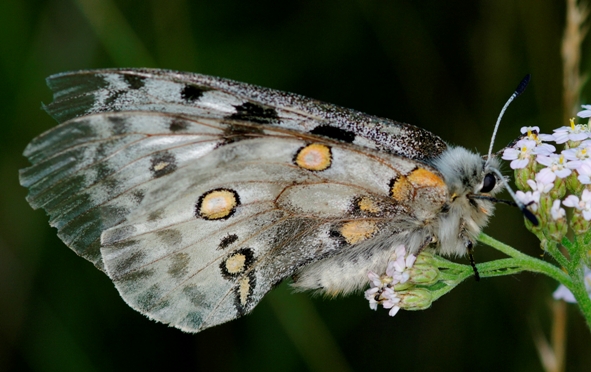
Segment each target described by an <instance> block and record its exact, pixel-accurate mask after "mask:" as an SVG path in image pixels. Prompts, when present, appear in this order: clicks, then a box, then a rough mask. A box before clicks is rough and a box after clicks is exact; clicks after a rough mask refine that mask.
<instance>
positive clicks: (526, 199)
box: [515, 190, 540, 212]
mask: <svg viewBox="0 0 591 372" xmlns="http://www.w3.org/2000/svg"><path fill="white" fill-rule="evenodd" d="M515 196H516V197H517V199H519V201H520V202H522V203H523V204H525V205H526V206H529V207H530V209H531V210H532V211H534V212H536V211H537V210H538V205H539V204H540V192H539V191H534V192H531V191H528V192H523V191H521V190H519V191H517V192H516V193H515Z"/></svg>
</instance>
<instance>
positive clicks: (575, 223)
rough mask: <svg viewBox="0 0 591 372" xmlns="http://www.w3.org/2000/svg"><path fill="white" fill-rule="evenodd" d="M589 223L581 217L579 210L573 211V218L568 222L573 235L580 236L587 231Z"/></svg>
mask: <svg viewBox="0 0 591 372" xmlns="http://www.w3.org/2000/svg"><path fill="white" fill-rule="evenodd" d="M590 225H591V223H590V222H589V221H587V220H586V219H585V217H583V213H582V212H581V211H580V210H577V209H575V211H574V213H573V218H571V221H570V227H571V229H573V232H574V233H575V235H582V234H585V233H586V232H587V231H589V227H590Z"/></svg>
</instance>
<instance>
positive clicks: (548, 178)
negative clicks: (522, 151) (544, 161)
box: [536, 168, 556, 186]
mask: <svg viewBox="0 0 591 372" xmlns="http://www.w3.org/2000/svg"><path fill="white" fill-rule="evenodd" d="M554 180H556V175H555V174H554V173H553V172H552V171H551V170H549V169H548V168H544V169H542V170H541V171H540V172H538V173H536V182H539V183H541V184H543V185H553V186H554Z"/></svg>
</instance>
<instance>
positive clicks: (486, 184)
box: [480, 173, 497, 192]
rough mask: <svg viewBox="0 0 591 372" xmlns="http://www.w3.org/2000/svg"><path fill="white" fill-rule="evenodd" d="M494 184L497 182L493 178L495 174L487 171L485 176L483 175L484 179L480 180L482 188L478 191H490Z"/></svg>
mask: <svg viewBox="0 0 591 372" xmlns="http://www.w3.org/2000/svg"><path fill="white" fill-rule="evenodd" d="M496 184H497V179H496V178H495V176H494V175H493V174H492V173H488V174H487V175H486V176H484V180H483V181H482V188H481V189H480V192H490V191H492V189H494V188H495V185H496Z"/></svg>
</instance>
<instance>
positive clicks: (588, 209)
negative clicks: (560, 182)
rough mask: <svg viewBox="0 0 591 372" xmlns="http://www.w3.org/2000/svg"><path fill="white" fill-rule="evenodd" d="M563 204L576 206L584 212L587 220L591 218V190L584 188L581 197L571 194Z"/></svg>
mask: <svg viewBox="0 0 591 372" xmlns="http://www.w3.org/2000/svg"><path fill="white" fill-rule="evenodd" d="M562 204H564V205H566V206H567V207H571V208H575V209H577V210H579V211H582V212H583V217H584V218H585V220H587V221H589V220H591V191H589V190H587V189H585V190H583V195H581V199H579V198H578V197H577V196H576V195H569V196H567V197H566V199H564V201H563V202H562Z"/></svg>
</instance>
